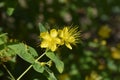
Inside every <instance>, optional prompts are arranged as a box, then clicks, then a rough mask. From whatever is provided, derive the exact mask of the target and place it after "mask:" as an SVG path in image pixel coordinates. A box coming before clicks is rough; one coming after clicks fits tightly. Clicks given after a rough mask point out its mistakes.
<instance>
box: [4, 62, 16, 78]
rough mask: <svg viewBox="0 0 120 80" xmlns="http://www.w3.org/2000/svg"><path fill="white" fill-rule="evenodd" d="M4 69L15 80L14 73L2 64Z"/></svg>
mask: <svg viewBox="0 0 120 80" xmlns="http://www.w3.org/2000/svg"><path fill="white" fill-rule="evenodd" d="M2 65H3V67H4V68H5V70H6V71H7V72H8V74H9V75H10V77H11V79H12V80H15V78H14V76H13V75H12V73H11V72H10V71H9V70H8V68H7V67H6V65H4V64H2Z"/></svg>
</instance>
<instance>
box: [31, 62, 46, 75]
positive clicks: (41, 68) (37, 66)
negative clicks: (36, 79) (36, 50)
mask: <svg viewBox="0 0 120 80" xmlns="http://www.w3.org/2000/svg"><path fill="white" fill-rule="evenodd" d="M33 69H34V70H35V71H37V72H40V73H43V72H44V66H41V64H40V63H39V62H35V63H33Z"/></svg>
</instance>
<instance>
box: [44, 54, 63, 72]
mask: <svg viewBox="0 0 120 80" xmlns="http://www.w3.org/2000/svg"><path fill="white" fill-rule="evenodd" d="M46 56H47V57H48V58H50V59H51V60H52V61H53V62H54V63H55V66H56V68H57V70H58V71H59V72H60V73H62V72H63V70H64V63H63V62H62V61H61V60H60V59H58V57H57V56H56V55H55V54H54V53H53V52H46Z"/></svg>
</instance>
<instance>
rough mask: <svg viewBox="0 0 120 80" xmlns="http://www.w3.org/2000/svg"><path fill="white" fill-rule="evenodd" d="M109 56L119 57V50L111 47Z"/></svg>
mask: <svg viewBox="0 0 120 80" xmlns="http://www.w3.org/2000/svg"><path fill="white" fill-rule="evenodd" d="M111 56H112V58H113V59H120V50H119V49H117V48H115V47H112V48H111Z"/></svg>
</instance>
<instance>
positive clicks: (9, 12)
mask: <svg viewBox="0 0 120 80" xmlns="http://www.w3.org/2000/svg"><path fill="white" fill-rule="evenodd" d="M13 12H14V8H11V7H10V8H7V14H8V15H9V16H11V15H12V14H13Z"/></svg>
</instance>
